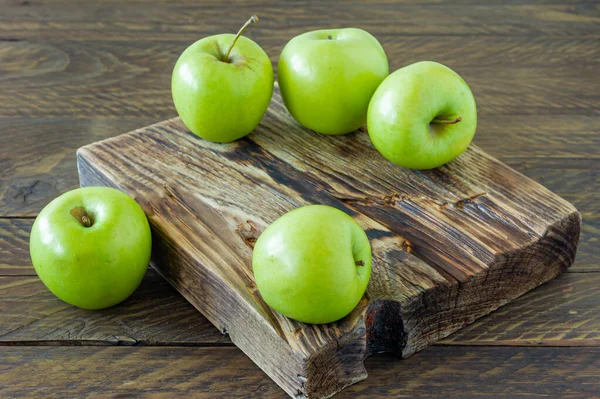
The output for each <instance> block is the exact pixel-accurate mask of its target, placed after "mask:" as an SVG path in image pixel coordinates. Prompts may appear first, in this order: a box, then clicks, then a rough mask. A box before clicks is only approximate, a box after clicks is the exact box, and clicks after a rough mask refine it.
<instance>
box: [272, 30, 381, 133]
mask: <svg viewBox="0 0 600 399" xmlns="http://www.w3.org/2000/svg"><path fill="white" fill-rule="evenodd" d="M277 71H278V81H279V88H280V90H281V96H282V98H283V101H284V103H285V106H286V108H287V109H288V110H289V111H290V113H291V114H292V116H293V117H294V118H295V119H296V120H297V121H298V122H300V124H302V125H303V126H305V127H307V128H309V129H312V130H314V131H316V132H318V133H322V134H330V135H336V134H346V133H350V132H352V131H354V130H356V129H359V128H361V127H362V126H363V125H364V124H365V123H366V120H367V109H368V106H369V100H370V99H371V96H372V95H373V93H374V92H375V89H377V86H379V84H380V83H381V82H382V81H383V79H385V77H386V76H387V75H388V72H389V69H388V60H387V57H386V55H385V52H384V50H383V47H381V44H379V42H378V41H377V39H375V37H373V36H372V35H371V34H369V33H368V32H366V31H364V30H362V29H355V28H347V29H325V30H316V31H312V32H307V33H304V34H302V35H299V36H296V37H295V38H293V39H292V40H290V41H289V42H288V43H287V44H286V45H285V47H284V49H283V51H282V52H281V55H280V57H279V65H278V68H277Z"/></svg>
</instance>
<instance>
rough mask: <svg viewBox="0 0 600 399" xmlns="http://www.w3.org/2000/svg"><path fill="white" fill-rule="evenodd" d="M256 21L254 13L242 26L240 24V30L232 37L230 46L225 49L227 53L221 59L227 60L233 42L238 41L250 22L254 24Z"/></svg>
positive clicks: (233, 44)
mask: <svg viewBox="0 0 600 399" xmlns="http://www.w3.org/2000/svg"><path fill="white" fill-rule="evenodd" d="M257 22H258V17H257V16H256V15H253V16H251V17H250V19H249V20H247V21H246V23H245V24H244V26H242V27H241V28H240V30H239V31H238V33H237V35H235V38H234V39H233V43H231V46H229V49H228V50H227V53H226V54H225V58H224V60H223V61H225V62H229V53H231V50H232V49H233V46H235V43H236V42H237V41H238V39H239V38H240V36H242V33H244V31H245V30H246V28H247V27H248V26H250V25H251V24H255V23H257Z"/></svg>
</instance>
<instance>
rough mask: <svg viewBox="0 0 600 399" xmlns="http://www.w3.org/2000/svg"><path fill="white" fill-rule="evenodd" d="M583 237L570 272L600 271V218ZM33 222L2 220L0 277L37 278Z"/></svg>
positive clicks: (584, 228)
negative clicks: (599, 244) (31, 250)
mask: <svg viewBox="0 0 600 399" xmlns="http://www.w3.org/2000/svg"><path fill="white" fill-rule="evenodd" d="M584 218H585V219H584V223H583V225H582V235H581V238H580V241H579V246H578V248H577V257H576V260H575V263H574V264H573V266H571V267H570V268H569V270H568V272H570V273H576V272H592V271H600V255H599V254H598V251H597V241H598V237H599V236H600V218H598V217H595V218H593V217H590V218H588V217H587V216H586V214H585V213H584ZM32 224H33V219H3V218H0V276H10V275H21V276H35V271H34V270H33V267H32V266H31V260H30V258H29V232H30V231H31V226H32Z"/></svg>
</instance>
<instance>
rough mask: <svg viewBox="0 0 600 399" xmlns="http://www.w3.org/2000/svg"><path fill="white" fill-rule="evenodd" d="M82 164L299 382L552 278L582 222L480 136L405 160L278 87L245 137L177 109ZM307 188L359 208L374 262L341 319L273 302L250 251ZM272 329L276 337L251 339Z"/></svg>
mask: <svg viewBox="0 0 600 399" xmlns="http://www.w3.org/2000/svg"><path fill="white" fill-rule="evenodd" d="M78 167H79V172H80V179H81V184H82V185H84V186H86V185H98V184H100V185H111V186H115V187H117V188H120V189H122V190H124V191H125V192H128V193H129V194H130V195H132V196H133V197H134V198H136V199H137V200H138V202H140V204H141V205H142V207H143V208H144V210H145V211H146V213H147V214H148V216H149V219H150V222H151V224H152V226H153V230H154V233H155V240H154V243H155V246H154V247H155V248H154V251H153V261H154V264H155V267H156V268H157V269H158V270H159V272H160V273H161V274H162V275H164V276H165V278H167V280H169V281H170V282H171V284H172V285H173V286H174V287H175V288H177V289H178V290H179V291H180V292H181V293H182V294H183V295H184V296H185V297H186V298H187V299H188V300H189V301H190V302H191V303H192V304H193V305H194V306H196V307H197V308H198V309H199V310H200V311H201V312H202V313H203V314H204V315H205V316H206V317H207V318H208V319H209V320H210V321H211V322H212V323H213V324H214V325H215V326H217V327H218V328H219V329H220V330H222V331H225V330H226V331H228V332H229V334H230V336H231V339H232V341H233V342H234V343H235V344H236V345H238V346H239V347H240V348H241V349H242V350H243V351H244V352H245V353H246V354H248V356H250V357H251V358H252V359H253V360H254V361H255V362H256V363H257V364H258V365H259V366H260V367H261V368H262V369H263V370H264V371H266V372H267V374H269V376H271V377H272V378H273V379H274V380H275V381H276V382H277V383H278V384H279V385H280V386H281V387H282V388H283V389H284V390H286V392H288V393H289V394H290V395H291V396H294V397H315V398H319V397H327V396H329V395H331V394H333V393H335V392H337V391H339V390H340V389H342V388H343V387H345V386H347V385H349V384H352V383H355V382H356V381H359V380H361V379H363V378H365V376H366V373H365V371H364V367H363V365H362V362H363V359H364V358H365V357H367V356H369V355H370V354H372V353H375V352H381V351H390V352H395V353H398V354H401V355H402V356H404V357H407V356H410V355H411V354H412V353H414V352H415V351H418V350H421V349H423V348H425V347H427V346H429V345H431V344H432V343H433V342H435V341H437V340H439V339H441V338H443V337H445V336H447V335H449V334H450V333H452V332H454V331H456V330H457V329H459V328H460V327H462V326H464V325H465V324H468V323H471V322H472V321H473V320H475V319H476V318H478V317H480V316H482V315H485V314H487V313H489V312H490V311H492V310H494V309H496V308H497V307H499V306H501V305H503V304H505V303H507V302H509V301H510V300H512V299H514V298H515V297H517V296H519V295H521V294H523V293H524V292H526V291H528V290H530V289H531V288H534V287H536V286H538V285H539V284H541V283H543V282H545V281H547V280H549V279H550V278H552V277H555V276H556V275H557V274H558V273H560V272H561V271H564V270H566V268H567V267H569V266H570V265H571V263H572V262H573V260H574V255H575V249H576V247H577V241H578V237H579V224H580V216H579V214H578V213H577V211H576V210H575V208H573V207H572V206H571V205H570V204H568V203H567V202H565V201H564V200H562V199H560V198H559V197H558V196H556V195H554V194H552V193H551V192H549V191H547V190H546V189H545V188H543V187H542V186H540V185H539V184H537V183H535V182H534V181H532V180H529V179H527V178H526V177H524V176H523V175H520V174H519V173H517V172H515V171H513V170H512V169H510V168H508V167H506V166H505V165H503V164H502V163H500V162H499V161H497V160H495V159H494V158H491V157H490V156H488V155H487V154H485V153H484V152H483V151H482V150H480V149H479V148H477V147H476V146H471V148H470V149H469V150H468V151H467V152H465V154H463V155H462V156H461V157H459V158H458V159H457V160H456V161H454V162H452V163H450V164H448V165H446V166H444V167H442V168H440V169H437V170H433V171H425V172H423V171H410V170H406V169H403V168H399V167H396V166H394V165H392V164H391V163H389V162H387V161H386V160H385V159H383V158H382V157H381V156H380V155H379V154H378V153H377V152H376V150H375V149H374V148H373V147H372V145H371V144H370V141H369V140H368V137H366V134H365V133H364V132H357V133H354V134H351V135H347V136H343V137H326V136H320V135H316V134H314V133H313V132H310V131H308V130H306V129H304V128H302V127H300V126H299V125H298V124H297V123H296V122H295V121H294V120H293V118H292V117H291V116H290V115H289V114H288V113H287V111H286V110H285V108H284V106H283V104H282V101H281V98H280V97H279V95H278V93H277V92H276V93H275V95H274V98H273V101H272V103H271V106H270V108H269V110H268V111H267V113H266V115H265V118H264V119H263V121H262V122H261V125H259V127H258V128H257V129H256V132H255V133H254V134H252V135H251V136H249V138H247V139H244V140H241V141H238V142H235V143H232V144H227V145H219V144H214V143H210V142H206V141H203V140H199V139H198V138H197V137H196V136H194V135H192V134H191V133H189V132H188V131H187V130H186V129H185V127H184V126H183V125H182V124H181V122H180V121H179V120H171V121H167V122H163V123H159V124H156V125H153V126H150V127H148V128H144V129H140V130H138V131H136V132H133V133H131V134H126V135H122V136H119V137H117V138H114V139H108V140H105V141H103V142H100V143H96V144H93V145H90V146H86V147H84V148H82V149H80V150H78ZM124 171H127V172H124ZM232 187H236V189H234V190H232ZM310 203H323V204H328V205H331V206H335V207H337V208H339V209H342V210H344V211H346V212H348V213H350V214H351V215H353V216H354V217H355V218H356V219H357V220H358V221H359V223H361V224H362V226H363V228H365V230H367V234H368V235H369V237H370V239H371V244H372V247H373V252H374V260H375V263H376V267H375V268H374V272H373V276H372V279H371V284H370V285H369V288H368V290H367V297H366V298H365V299H364V300H363V301H362V302H361V303H360V304H359V306H358V307H357V308H356V309H355V310H354V311H353V312H352V313H351V314H350V315H349V316H348V317H346V318H345V319H343V320H342V321H340V322H338V323H333V324H332V325H325V326H310V325H305V324H303V323H297V322H295V321H291V320H289V319H287V318H285V317H283V316H281V315H279V314H277V313H276V312H273V311H272V310H271V309H270V308H269V307H268V306H266V304H264V302H263V301H262V299H261V298H260V296H259V294H258V292H257V290H256V286H255V283H254V280H253V276H252V273H251V270H250V266H249V265H250V263H251V262H250V259H251V245H248V243H249V242H252V241H253V240H255V239H256V238H257V237H258V235H259V234H260V232H261V231H262V230H264V228H265V227H266V226H267V225H268V224H269V223H270V222H272V221H273V220H275V219H276V218H277V217H279V216H280V215H282V214H283V213H285V212H286V211H289V210H291V209H294V208H296V207H298V206H301V205H305V204H310ZM241 314H245V315H246V316H244V317H241ZM248 331H252V332H253V333H252V334H247V332H248ZM257 339H258V341H257ZM265 341H266V342H268V343H269V344H268V345H269V346H270V348H271V350H270V351H265V350H264V349H261V350H256V348H257V345H259V342H265ZM263 346H264V345H263Z"/></svg>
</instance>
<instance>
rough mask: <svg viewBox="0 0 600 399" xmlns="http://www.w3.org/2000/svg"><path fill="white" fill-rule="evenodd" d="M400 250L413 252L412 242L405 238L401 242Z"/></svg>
mask: <svg viewBox="0 0 600 399" xmlns="http://www.w3.org/2000/svg"><path fill="white" fill-rule="evenodd" d="M402 250H403V251H404V252H406V253H409V254H412V253H413V252H414V249H413V247H412V244H411V243H410V242H409V241H407V240H404V241H403V242H402Z"/></svg>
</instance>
